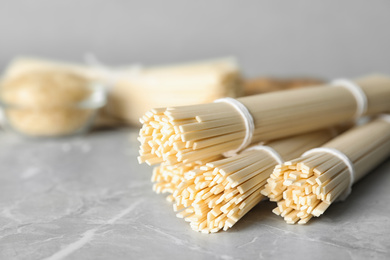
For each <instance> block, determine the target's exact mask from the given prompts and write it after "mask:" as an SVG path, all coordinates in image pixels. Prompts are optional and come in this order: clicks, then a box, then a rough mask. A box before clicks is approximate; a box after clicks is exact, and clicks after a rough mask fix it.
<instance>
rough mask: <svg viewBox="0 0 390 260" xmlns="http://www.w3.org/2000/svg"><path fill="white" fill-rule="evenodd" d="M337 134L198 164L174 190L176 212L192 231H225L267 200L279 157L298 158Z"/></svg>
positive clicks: (271, 144) (287, 140)
mask: <svg viewBox="0 0 390 260" xmlns="http://www.w3.org/2000/svg"><path fill="white" fill-rule="evenodd" d="M333 130H334V129H333ZM334 134H335V132H334V131H333V132H332V131H330V130H329V129H328V130H319V131H316V132H312V133H308V134H302V135H298V136H294V137H289V138H285V139H281V140H277V141H272V142H269V143H268V144H266V149H269V148H271V149H273V151H275V152H276V153H277V154H276V155H275V154H272V152H269V151H267V150H264V147H263V146H260V147H257V149H255V148H256V146H255V147H252V148H250V149H247V150H244V151H243V152H241V153H240V154H238V155H235V156H233V157H229V158H226V159H221V160H218V161H213V162H209V163H206V164H205V165H202V166H199V165H197V166H196V167H195V168H194V169H192V170H191V171H189V172H187V173H185V174H184V178H185V180H184V181H183V182H182V183H180V185H179V186H178V187H177V188H176V190H175V191H174V193H173V199H174V202H175V203H174V210H175V211H179V212H178V213H177V216H178V217H179V218H184V219H185V220H186V221H188V222H190V225H191V227H192V229H193V230H196V231H201V232H204V233H214V232H217V231H219V230H221V229H223V230H225V231H226V230H227V229H229V228H230V227H232V226H233V225H234V224H235V223H236V222H237V221H238V220H239V219H241V218H242V217H243V216H244V215H245V214H246V213H247V212H248V211H249V210H250V209H252V208H253V207H254V206H255V205H256V204H257V203H258V202H260V201H261V200H262V199H263V198H264V196H263V195H262V194H261V193H260V191H261V190H262V189H263V188H264V185H265V184H266V182H267V179H268V177H269V175H270V174H271V173H272V170H273V168H274V167H275V165H277V164H278V163H280V160H278V159H277V158H278V157H277V156H280V157H281V158H284V159H289V158H295V156H297V155H299V154H301V153H302V152H303V151H306V150H307V149H311V148H314V147H316V146H318V145H322V144H324V143H326V142H327V141H329V140H330V139H331V138H332V137H333V136H334ZM262 148H263V149H262ZM275 157H276V158H275Z"/></svg>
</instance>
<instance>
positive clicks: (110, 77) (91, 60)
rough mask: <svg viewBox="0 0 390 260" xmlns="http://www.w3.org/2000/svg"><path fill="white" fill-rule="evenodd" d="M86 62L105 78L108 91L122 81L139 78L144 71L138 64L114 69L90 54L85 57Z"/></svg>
mask: <svg viewBox="0 0 390 260" xmlns="http://www.w3.org/2000/svg"><path fill="white" fill-rule="evenodd" d="M84 61H85V63H86V64H87V65H88V66H90V67H91V68H93V69H95V70H96V71H97V72H98V73H99V74H100V75H101V77H103V78H104V80H105V81H106V83H107V84H108V90H110V89H111V88H112V86H113V85H115V84H116V83H117V82H118V81H120V80H122V79H126V78H131V77H136V76H138V75H139V73H140V72H141V71H142V69H143V67H142V66H141V65H137V64H134V65H130V66H129V67H126V68H113V67H110V66H108V65H106V64H104V63H103V62H101V61H100V60H99V59H98V58H97V57H96V55H95V54H94V53H90V52H88V53H86V54H85V55H84Z"/></svg>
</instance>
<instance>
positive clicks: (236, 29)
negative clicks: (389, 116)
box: [0, 0, 390, 78]
mask: <svg viewBox="0 0 390 260" xmlns="http://www.w3.org/2000/svg"><path fill="white" fill-rule="evenodd" d="M0 46H1V50H0V68H1V69H4V68H5V66H6V65H7V63H8V62H9V61H10V60H11V59H12V58H13V57H15V56H18V55H28V56H38V57H46V58H52V59H61V60H67V61H78V62H80V61H82V60H83V56H84V54H85V53H87V52H93V53H95V54H96V55H97V56H98V57H99V59H101V60H102V61H104V62H106V63H107V64H110V65H122V64H131V63H142V64H145V65H158V64H166V63H177V62H184V61H191V60H202V59H209V58H214V57H220V56H226V55H234V56H236V57H237V58H238V60H239V62H240V64H241V66H242V68H243V72H244V74H246V75H247V76H257V75H273V76H291V75H292V76H302V75H309V76H320V77H325V78H331V77H340V76H346V77H353V76H358V75H362V74H367V73H370V72H384V73H390V1H389V0H371V1H367V0H343V1H340V0H327V1H319V0H295V1H281V0H272V1H271V0H270V1H256V0H251V1H238V0H235V1H234V0H223V1H222V0H219V1H217V0H197V1H188V0H187V1H186V0H164V1H160V0H154V1H152V0H143V1H131V0H110V1H108V0H34V1H25V0H1V1H0Z"/></svg>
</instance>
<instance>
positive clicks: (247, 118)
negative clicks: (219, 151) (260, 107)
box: [214, 97, 255, 157]
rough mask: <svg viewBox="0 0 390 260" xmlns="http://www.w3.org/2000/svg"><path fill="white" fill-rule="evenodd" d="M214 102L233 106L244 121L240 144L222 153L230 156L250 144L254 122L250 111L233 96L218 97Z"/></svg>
mask: <svg viewBox="0 0 390 260" xmlns="http://www.w3.org/2000/svg"><path fill="white" fill-rule="evenodd" d="M214 102H215V103H220V102H224V103H228V104H229V105H231V106H232V107H234V108H235V109H236V110H237V111H238V112H239V113H240V115H241V117H242V119H243V120H244V123H245V137H244V139H243V140H242V143H241V145H240V146H239V147H238V148H237V149H234V150H231V151H228V152H225V153H223V155H224V156H225V157H232V156H234V155H236V154H237V153H238V152H239V151H241V150H242V149H244V148H245V147H247V146H248V145H250V144H251V142H252V137H253V133H254V132H255V122H254V120H253V117H252V115H251V113H250V112H249V110H248V109H247V108H246V106H244V105H243V104H242V103H241V102H239V101H237V100H236V99H234V98H229V97H227V98H220V99H217V100H215V101H214Z"/></svg>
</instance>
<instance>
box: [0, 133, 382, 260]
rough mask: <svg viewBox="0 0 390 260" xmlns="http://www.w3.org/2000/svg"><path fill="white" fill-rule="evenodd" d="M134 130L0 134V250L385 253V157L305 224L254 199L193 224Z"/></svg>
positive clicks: (250, 255) (69, 254) (107, 254)
mask: <svg viewBox="0 0 390 260" xmlns="http://www.w3.org/2000/svg"><path fill="white" fill-rule="evenodd" d="M137 132H138V130H137V129H130V130H128V129H127V130H125V129H123V130H115V131H101V132H95V133H91V134H89V135H86V136H83V137H72V138H64V139H56V140H53V139H52V140H39V141H37V140H21V139H20V138H17V137H15V136H13V135H10V134H6V133H4V132H1V133H0V160H1V161H0V259H2V260H3V259H225V260H227V259H287V258H289V259H369V258H371V259H372V258H376V259H390V249H389V248H390V203H389V201H390V160H388V161H387V162H385V163H383V164H382V165H380V166H379V167H378V168H377V169H375V170H374V171H373V172H372V173H371V174H370V175H369V176H367V177H366V178H364V179H363V180H362V181H360V182H359V183H358V184H356V185H355V186H354V189H353V193H352V194H351V196H350V197H349V198H348V199H347V200H346V201H345V202H343V203H336V204H334V205H332V206H331V207H330V208H329V209H328V211H327V212H326V213H325V215H323V216H322V217H320V218H318V219H314V220H312V221H311V223H310V224H308V225H305V226H298V225H287V224H285V223H284V221H283V220H282V219H281V218H280V217H278V216H276V215H274V214H273V213H271V210H272V208H273V207H274V206H275V205H274V204H273V203H270V202H263V203H260V204H259V205H258V206H256V207H255V208H254V209H253V210H252V211H251V212H250V213H248V214H247V215H246V216H245V217H244V218H243V219H242V220H241V221H240V222H239V223H237V224H236V225H235V226H234V227H233V228H232V229H230V230H229V231H228V232H220V233H217V234H211V235H206V234H202V233H197V232H194V231H192V230H191V229H190V227H189V225H188V223H186V222H184V221H183V220H182V219H178V218H176V217H175V214H174V212H173V211H172V210H171V205H170V203H168V202H167V201H166V200H165V196H163V195H157V194H155V193H153V192H152V184H151V183H150V181H149V180H150V176H151V171H152V169H151V168H150V167H148V166H146V165H138V163H137V161H136V155H137V151H138V142H137V141H136V136H137Z"/></svg>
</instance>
